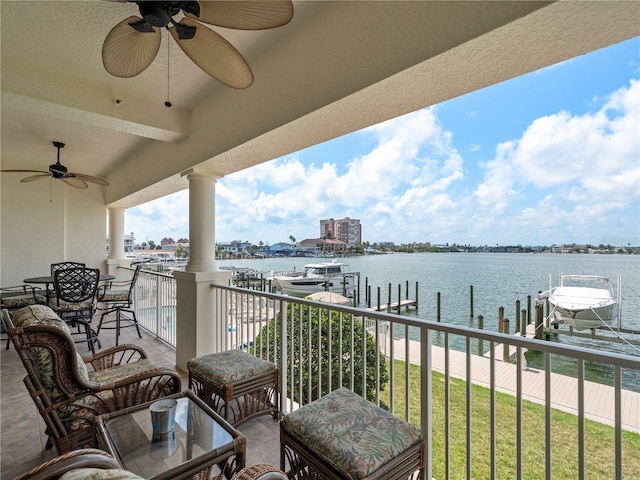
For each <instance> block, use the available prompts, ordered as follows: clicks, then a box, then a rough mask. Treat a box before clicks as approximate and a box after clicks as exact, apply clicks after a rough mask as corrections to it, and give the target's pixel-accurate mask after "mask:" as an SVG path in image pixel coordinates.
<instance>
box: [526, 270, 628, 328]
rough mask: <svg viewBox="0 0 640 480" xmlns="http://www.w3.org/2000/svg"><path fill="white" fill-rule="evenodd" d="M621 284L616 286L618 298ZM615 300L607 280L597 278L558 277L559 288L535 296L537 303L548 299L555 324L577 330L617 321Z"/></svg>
mask: <svg viewBox="0 0 640 480" xmlns="http://www.w3.org/2000/svg"><path fill="white" fill-rule="evenodd" d="M619 290H620V283H619V282H618V296H619V293H620V292H619ZM618 296H616V294H615V292H614V290H613V285H612V284H611V281H610V280H609V279H608V278H607V277H603V276H600V275H560V285H558V286H556V287H553V288H549V290H547V291H546V292H541V293H539V294H538V297H537V299H538V302H539V303H540V302H542V301H544V300H545V299H549V304H550V305H551V312H550V314H549V315H550V316H551V317H552V318H553V322H554V323H555V324H566V325H569V326H570V327H573V328H575V329H576V330H587V329H591V328H600V327H604V326H607V325H608V324H610V323H611V322H612V320H613V319H614V318H617V317H616V315H617V310H618V303H619V300H618Z"/></svg>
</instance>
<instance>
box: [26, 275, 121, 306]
mask: <svg viewBox="0 0 640 480" xmlns="http://www.w3.org/2000/svg"><path fill="white" fill-rule="evenodd" d="M115 278H116V277H115V276H114V275H107V274H102V273H101V274H100V280H99V281H100V282H109V281H111V280H115ZM23 282H24V283H28V284H36V285H44V286H45V287H44V294H45V297H46V299H47V305H49V299H50V296H51V292H52V289H51V288H49V285H53V275H43V276H41V277H31V278H25V279H24V280H23Z"/></svg>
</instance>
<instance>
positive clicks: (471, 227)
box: [125, 81, 640, 244]
mask: <svg viewBox="0 0 640 480" xmlns="http://www.w3.org/2000/svg"><path fill="white" fill-rule="evenodd" d="M638 98H640V81H631V82H630V83H629V85H628V86H627V87H624V88H620V89H618V90H617V91H615V92H613V93H612V94H611V95H609V96H608V97H606V98H602V99H600V100H599V103H598V106H596V107H594V108H593V109H592V110H591V111H590V112H587V113H583V114H581V115H575V114H572V113H571V112H570V111H558V112H556V113H554V114H551V115H546V116H544V117H541V118H538V119H534V120H532V121H531V122H530V124H529V125H528V127H527V128H526V129H525V130H524V131H523V132H522V135H521V136H520V138H512V139H504V140H503V141H502V142H501V143H499V144H497V145H496V147H495V155H494V157H493V158H491V159H489V160H486V161H484V162H483V163H480V164H479V165H478V167H479V169H480V171H481V172H483V173H484V175H483V176H481V177H478V176H476V177H475V178H473V176H472V175H470V174H469V173H467V172H469V171H470V170H472V169H471V168H470V167H471V165H469V164H468V162H470V160H469V159H465V157H464V154H461V153H460V152H459V151H458V150H457V149H456V148H455V146H454V143H453V140H454V136H453V133H452V132H451V131H448V130H447V129H446V128H445V127H444V126H443V125H442V124H441V122H440V121H439V119H438V117H437V115H436V113H437V110H435V109H433V108H426V109H423V110H420V111H418V112H414V113H411V114H408V115H404V116H402V117H399V118H396V119H394V120H390V121H387V122H384V123H381V124H379V125H376V126H373V127H370V128H367V129H365V130H363V131H361V132H358V133H356V134H354V135H357V136H359V137H362V136H364V137H366V138H367V142H363V143H365V144H366V145H368V146H369V147H368V148H369V150H368V151H363V152H361V153H360V154H358V155H356V156H355V157H354V158H352V159H351V160H350V161H348V162H347V163H346V164H343V165H337V164H336V163H335V162H334V161H333V159H330V158H329V159H318V158H309V157H310V154H309V153H308V152H304V151H302V152H298V153H296V154H292V155H289V156H286V157H283V158H281V159H278V160H275V161H273V162H269V163H266V164H261V165H258V166H256V167H253V168H250V169H247V170H244V171H241V172H237V173H235V174H233V175H229V176H228V177H225V178H223V179H221V180H220V181H218V182H217V184H216V238H217V239H218V240H234V239H236V240H249V241H252V242H256V243H257V242H258V241H264V242H265V243H275V242H278V241H288V237H289V235H293V236H295V237H296V238H297V239H298V240H302V239H304V238H310V237H316V236H318V235H319V220H320V219H322V218H329V217H334V218H341V217H343V216H351V217H353V218H359V219H360V220H361V222H362V224H363V231H364V239H365V240H369V241H383V240H389V241H395V242H410V241H431V242H434V243H439V242H443V243H444V242H450V243H453V242H460V243H476V244H480V243H482V244H485V243H488V244H494V243H513V244H518V243H521V244H536V243H548V244H550V243H560V242H562V241H565V240H566V241H569V242H571V241H576V242H578V241H585V242H589V241H590V238H591V241H592V242H595V240H593V237H594V235H598V238H601V237H602V233H600V232H599V230H602V231H604V229H608V228H611V221H610V218H613V217H615V218H617V219H618V222H617V223H618V226H617V227H616V228H619V229H620V232H622V233H620V234H619V236H625V235H626V237H628V236H629V235H630V234H631V235H637V232H638V230H639V228H640V227H638V226H637V223H638V211H639V210H640V207H639V206H638V203H639V199H640V145H639V135H638V125H640V102H638ZM595 101H598V100H597V99H596V100H595ZM474 114H475V112H474ZM479 150H480V146H479V145H477V146H475V147H473V148H469V151H468V152H467V153H468V154H469V155H472V154H473V153H474V152H477V151H479ZM482 150H483V151H484V152H487V151H488V149H487V148H486V146H485V147H483V148H482ZM465 162H467V163H466V165H465ZM473 167H475V166H473ZM339 172H340V173H339ZM629 205H631V207H629ZM187 214H188V195H187V193H186V191H185V192H180V193H179V194H176V195H173V196H171V197H170V198H166V199H161V200H159V201H157V202H153V203H152V204H147V205H144V206H140V207H137V208H136V209H132V210H130V211H129V212H127V219H128V221H127V225H126V226H125V228H126V229H127V230H131V229H132V228H133V229H134V233H138V232H140V234H143V235H146V234H148V235H149V238H150V239H153V240H154V241H156V242H158V241H159V240H161V238H162V237H164V236H172V237H174V238H176V237H180V236H188V215H187ZM163 219H164V220H163ZM634 222H635V223H636V228H635V230H634V229H633V228H634ZM134 224H135V227H132V225H134ZM625 229H626V230H625ZM630 230H631V233H629V231H630ZM594 232H596V233H594ZM608 234H609V233H608ZM611 234H612V235H617V234H618V233H617V232H612V233H611ZM152 235H153V236H152Z"/></svg>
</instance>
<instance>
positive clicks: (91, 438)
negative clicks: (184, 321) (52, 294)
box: [2, 305, 182, 455]
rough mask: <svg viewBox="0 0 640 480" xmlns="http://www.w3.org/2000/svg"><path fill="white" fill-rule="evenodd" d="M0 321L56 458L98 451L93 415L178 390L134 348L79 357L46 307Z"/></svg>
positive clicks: (175, 380) (172, 375)
mask: <svg viewBox="0 0 640 480" xmlns="http://www.w3.org/2000/svg"><path fill="white" fill-rule="evenodd" d="M2 316H3V320H4V322H5V325H6V326H7V333H8V334H9V337H10V338H11V341H12V342H13V344H14V346H15V348H16V351H17V352H18V355H19V356H20V359H21V360H22V363H23V365H24V367H25V369H26V371H27V376H26V377H25V379H24V383H25V385H26V387H27V390H28V391H29V394H30V395H31V397H32V398H33V401H34V402H35V404H36V407H37V408H38V411H39V412H40V415H41V416H42V418H43V419H44V422H45V425H46V428H47V433H48V435H49V440H50V442H51V441H52V442H53V443H54V444H55V446H56V448H57V451H58V453H59V454H60V455H62V454H65V453H67V452H70V451H72V450H76V449H79V448H95V447H97V440H96V435H95V426H94V421H93V417H94V416H95V415H101V414H104V413H109V412H114V411H118V410H122V409H124V408H128V407H131V406H133V405H138V404H141V403H144V402H148V401H151V400H155V399H157V398H161V397H163V396H166V395H170V394H174V393H178V392H180V391H181V389H182V384H181V380H180V376H179V375H178V373H177V372H176V371H175V370H173V369H169V368H157V367H156V366H155V365H153V364H152V363H151V362H150V361H149V360H148V359H147V355H146V353H145V352H144V350H142V349H141V348H139V347H137V346H135V345H120V346H116V347H112V348H107V349H104V350H102V351H101V352H100V353H97V354H95V355H91V356H87V357H81V356H80V355H79V354H78V353H77V351H76V348H75V344H74V341H73V339H72V338H71V335H70V331H69V327H68V325H67V324H66V323H65V322H64V321H62V320H61V319H60V317H58V316H57V315H56V314H55V312H53V310H51V309H50V308H49V307H47V306H44V305H33V306H29V307H25V308H23V309H20V310H15V311H13V312H11V313H10V312H9V311H7V310H3V311H2Z"/></svg>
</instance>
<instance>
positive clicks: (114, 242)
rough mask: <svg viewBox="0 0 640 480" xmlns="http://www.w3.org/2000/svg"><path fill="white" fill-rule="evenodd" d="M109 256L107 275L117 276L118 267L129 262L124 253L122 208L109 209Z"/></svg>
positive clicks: (123, 209) (123, 210)
mask: <svg viewBox="0 0 640 480" xmlns="http://www.w3.org/2000/svg"><path fill="white" fill-rule="evenodd" d="M108 211H109V256H108V257H107V265H108V269H109V275H115V276H117V275H118V267H119V266H121V265H129V264H130V263H131V262H130V260H128V259H127V258H126V257H125V252H124V212H125V211H126V209H125V208H124V207H109V208H108Z"/></svg>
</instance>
